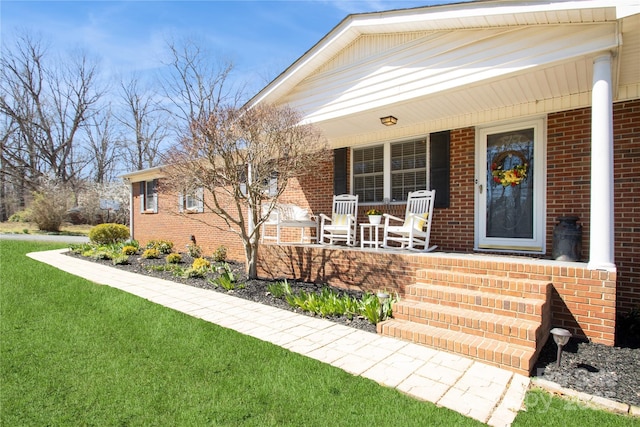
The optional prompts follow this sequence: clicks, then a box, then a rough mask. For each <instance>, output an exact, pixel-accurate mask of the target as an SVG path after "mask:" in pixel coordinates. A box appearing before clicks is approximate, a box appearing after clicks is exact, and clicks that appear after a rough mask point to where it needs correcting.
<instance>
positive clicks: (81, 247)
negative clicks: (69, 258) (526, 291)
mask: <svg viewBox="0 0 640 427" xmlns="http://www.w3.org/2000/svg"><path fill="white" fill-rule="evenodd" d="M92 249H93V246H91V245H90V244H89V243H72V244H70V245H69V250H70V251H71V252H72V253H74V254H78V255H83V254H84V253H85V252H87V251H91V250H92ZM83 256H84V255H83Z"/></svg>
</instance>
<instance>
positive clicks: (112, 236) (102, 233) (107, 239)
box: [89, 224, 129, 245]
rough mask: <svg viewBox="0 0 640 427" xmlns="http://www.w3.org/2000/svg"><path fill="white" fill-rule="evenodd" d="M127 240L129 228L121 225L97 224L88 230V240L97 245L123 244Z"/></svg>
mask: <svg viewBox="0 0 640 427" xmlns="http://www.w3.org/2000/svg"><path fill="white" fill-rule="evenodd" d="M128 238H129V227H127V226H126V225H122V224H99V225H96V226H95V227H93V228H92V229H91V230H89V240H91V242H92V243H96V244H98V245H108V244H111V243H118V242H124V241H125V240H127V239H128Z"/></svg>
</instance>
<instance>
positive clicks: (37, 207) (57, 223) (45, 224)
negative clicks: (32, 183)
mask: <svg viewBox="0 0 640 427" xmlns="http://www.w3.org/2000/svg"><path fill="white" fill-rule="evenodd" d="M30 208H31V220H32V221H33V222H35V223H36V224H37V225H38V229H40V230H42V231H60V227H61V226H62V223H63V222H64V220H65V218H66V216H67V199H66V192H64V191H62V190H59V191H54V192H53V193H47V194H45V193H44V192H43V193H38V192H36V193H33V202H32V203H31V207H30Z"/></svg>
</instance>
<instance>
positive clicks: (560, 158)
mask: <svg viewBox="0 0 640 427" xmlns="http://www.w3.org/2000/svg"><path fill="white" fill-rule="evenodd" d="M590 123H591V110H590V109H589V108H584V109H578V110H572V111H564V112H559V113H554V114H549V116H548V120H547V127H548V135H547V188H548V189H547V254H545V255H544V256H541V257H550V255H551V249H552V235H553V228H554V226H555V224H556V222H557V221H556V218H557V217H558V216H564V215H575V216H578V217H579V218H580V221H579V223H580V224H581V225H582V227H583V239H582V247H583V252H582V256H583V259H584V260H585V261H586V260H587V258H588V254H589V229H590V226H591V224H590V222H589V215H590V207H589V203H590V196H589V195H590V161H591V159H590V155H589V153H590V144H591V141H590V138H591V136H590V132H591V130H590V128H591V125H590ZM614 156H615V161H616V165H615V171H614V173H615V240H616V243H615V256H616V264H617V267H618V268H617V309H618V312H620V313H624V312H627V311H628V310H630V309H631V308H633V307H637V306H640V268H638V265H640V166H638V159H639V158H640V100H635V101H628V102H621V103H617V104H615V105H614ZM474 163H475V129H474V128H464V129H456V130H453V131H451V177H450V182H451V204H450V207H449V208H446V209H435V211H434V219H433V225H432V235H431V243H432V244H437V245H438V247H439V249H440V250H442V251H447V252H462V253H469V252H473V241H474V211H473V209H474V177H475V176H474ZM137 191H138V186H137V185H134V198H135V200H134V205H133V206H134V222H135V227H134V232H135V235H134V237H136V238H138V239H140V240H141V241H143V242H144V241H147V240H149V239H153V238H166V239H171V240H173V241H174V242H175V243H176V246H177V247H178V248H181V247H184V246H185V245H186V244H187V243H188V242H189V240H188V239H189V236H190V235H191V234H195V235H196V237H197V239H198V243H199V244H201V245H203V246H204V247H206V248H207V249H206V250H207V251H208V252H211V251H213V250H214V249H215V248H216V247H217V246H218V245H220V244H224V245H225V246H227V247H228V248H229V249H230V257H231V258H233V259H238V260H243V259H244V252H243V250H242V248H241V246H240V244H239V240H238V238H237V237H236V236H235V235H234V234H232V233H230V232H228V231H226V226H224V225H223V224H222V223H220V222H218V225H217V226H218V227H219V228H217V229H215V230H213V229H212V228H210V227H206V226H204V225H203V224H198V223H197V222H195V221H188V220H185V219H183V218H179V217H176V216H175V215H170V214H168V213H167V212H166V210H167V207H166V205H165V203H168V202H167V200H166V198H165V197H164V196H162V195H161V196H160V209H159V212H158V214H152V215H141V214H140V213H139V208H138V206H139V200H138V194H137ZM332 195H333V163H332V162H331V161H328V162H324V163H319V164H318V165H317V166H316V167H315V168H314V170H313V171H311V173H309V174H308V175H307V176H303V177H300V178H299V179H297V180H293V181H291V183H290V186H289V188H288V190H287V192H286V194H284V195H283V197H282V201H283V202H287V203H295V204H298V205H299V206H302V207H306V208H308V209H309V210H310V212H311V213H314V214H318V213H330V212H331V196H332ZM171 203H173V201H171ZM365 209H366V208H365V207H361V208H360V210H359V217H360V221H365V220H366V219H365V215H364V211H365ZM385 209H386V210H387V211H391V212H390V213H393V214H396V215H399V216H402V215H403V213H404V206H402V205H399V206H397V205H394V206H391V207H385ZM199 215H207V214H199ZM196 216H197V215H196ZM286 233H289V234H285V235H284V237H285V239H291V240H294V241H295V239H298V238H299V230H289V231H287V232H286ZM279 256H282V254H280V255H279ZM350 256H351V255H350ZM356 264H357V259H355V258H350V259H348V260H344V261H340V264H339V265H336V266H329V267H323V268H325V269H326V268H330V269H335V271H336V272H338V271H347V272H348V271H359V270H358V269H357V267H356ZM397 265H402V264H397ZM345 266H346V267H345ZM332 271H333V270H332ZM359 274H363V273H362V272H361V273H359ZM364 274H369V273H367V272H365V273H364ZM333 276H334V277H335V276H336V274H333ZM336 280H337V279H336ZM349 286H352V285H349ZM387 286H392V287H393V286H394V285H391V284H388V285H387ZM563 286H564V287H563V288H562V289H560V290H558V299H557V301H556V303H555V304H556V306H557V307H556V308H558V307H560V308H558V310H559V311H558V313H562V312H565V314H566V313H568V312H567V311H566V310H565V309H564V308H562V307H561V306H562V305H563V304H564V305H566V302H567V301H568V300H569V299H570V300H572V303H574V304H576V306H575V310H580V309H578V308H577V307H578V306H580V305H582V306H583V308H584V307H586V306H588V305H589V304H592V301H593V299H592V297H581V293H582V292H583V290H581V289H579V288H577V287H576V288H572V287H570V286H568V285H567V286H565V285H563ZM585 292H586V291H585ZM589 292H591V291H589ZM590 295H591V296H593V295H592V294H590ZM563 299H564V300H563ZM563 301H564V302H563ZM566 315H567V316H568V314H566Z"/></svg>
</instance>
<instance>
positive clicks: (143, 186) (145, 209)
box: [140, 179, 158, 213]
mask: <svg viewBox="0 0 640 427" xmlns="http://www.w3.org/2000/svg"><path fill="white" fill-rule="evenodd" d="M149 184H151V185H153V206H151V207H149V206H147V201H148V200H147V187H148V186H149ZM140 212H141V213H158V184H157V180H156V179H151V180H148V181H140Z"/></svg>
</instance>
